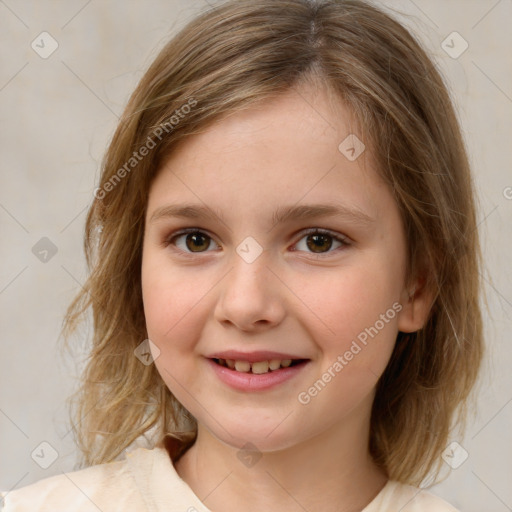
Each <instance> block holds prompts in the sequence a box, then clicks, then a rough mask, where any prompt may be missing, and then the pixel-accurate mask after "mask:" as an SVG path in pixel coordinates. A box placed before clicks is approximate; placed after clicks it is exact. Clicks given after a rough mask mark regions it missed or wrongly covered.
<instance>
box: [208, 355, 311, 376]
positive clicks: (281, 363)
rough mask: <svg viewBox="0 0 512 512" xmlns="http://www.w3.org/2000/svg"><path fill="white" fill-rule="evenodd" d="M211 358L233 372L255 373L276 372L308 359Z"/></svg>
mask: <svg viewBox="0 0 512 512" xmlns="http://www.w3.org/2000/svg"><path fill="white" fill-rule="evenodd" d="M211 360H212V361H213V362H214V363H216V364H217V365H219V366H223V367H224V368H229V369H230V370H234V371H235V372H239V373H250V374H255V375H263V374H265V373H274V372H278V371H279V370H282V369H284V368H290V367H293V366H297V365H299V364H301V363H304V362H306V361H309V359H269V360H263V361H254V362H249V361H245V360H236V359H220V358H211Z"/></svg>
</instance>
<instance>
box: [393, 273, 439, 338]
mask: <svg viewBox="0 0 512 512" xmlns="http://www.w3.org/2000/svg"><path fill="white" fill-rule="evenodd" d="M432 303H433V294H432V293H431V292H430V290H429V289H428V288H427V287H426V286H425V280H422V282H421V283H419V282H416V283H414V285H413V286H412V287H409V289H405V290H404V292H403V294H402V302H401V304H402V310H401V311H400V313H399V316H398V330H399V331H402V332H416V331H419V330H420V329H422V328H423V327H424V325H425V323H426V322H427V318H428V315H429V313H430V309H431V308H432Z"/></svg>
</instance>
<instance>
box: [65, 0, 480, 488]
mask: <svg viewBox="0 0 512 512" xmlns="http://www.w3.org/2000/svg"><path fill="white" fill-rule="evenodd" d="M307 79H312V80H313V81H314V80H315V79H316V80H321V82H322V83H323V84H326V85H327V86H328V87H329V89H330V90H331V91H332V93H333V94H334V95H335V96H336V97H337V98H338V99H339V101H342V102H344V103H345V104H346V105H348V106H349V107H350V109H351V111H352V112H353V114H354V116H355V118H356V119H357V122H358V124H359V126H360V127H361V130H362V133H363V134H364V140H365V143H366V144H367V147H370V146H371V152H372V156H373V158H374V159H375V162H376V163H377V166H378V171H379V173H380V174H381V175H382V177H383V178H384V179H385V181H386V182H387V183H388V184H389V187H390V189H391V191H392V193H393V194H394V197H395V199H396V202H397V205H398V207H399V209H400V212H401V216H402V220H403V223H404V227H405V231H406V235H407V242H408V255H407V256H408V257H407V262H408V265H407V275H408V278H409V279H412V278H413V276H415V275H416V274H417V272H418V271H419V269H420V268H421V269H423V270H426V271H427V283H426V286H427V287H428V288H429V289H431V290H433V294H434V302H433V306H432V309H431V312H430V315H429V317H428V320H427V322H426V324H425V326H424V328H423V329H421V330H420V331H418V332H415V333H412V334H404V333H399V335H398V338H397V343H396V346H395V349H394V352H393V354H392V356H391V360H390V361H389V364H388V366H387V368H386V370H385V372H384V374H383V375H382V377H381V379H380V381H379V383H378V387H377V392H376V397H375V400H374V405H373V411H372V418H371V428H370V452H371V454H372V456H373V458H374V460H375V461H376V463H377V464H379V465H380V466H381V467H382V468H384V469H385V471H386V472H387V474H388V476H389V478H391V479H393V480H399V481H402V482H406V483H411V484H418V483H419V482H420V481H421V480H422V479H424V478H425V477H426V476H427V475H428V474H429V473H430V472H432V471H436V472H437V470H438V469H439V465H440V461H441V459H440V453H441V451H442V450H443V449H444V448H445V446H446V444H447V442H448V435H449V433H450V429H451V427H453V426H454V425H455V424H457V423H458V424H463V420H464V418H465V415H466V409H467V403H468V397H469V393H470V390H471V389H472V387H473V385H474V383H475V380H476V378H477V375H478V369H479V366H480V361H481V358H482V351H483V348H482V347H483V344H482V321H481V313H480V309H479V294H480V288H481V285H480V280H479V267H480V265H481V255H480V248H479V240H478V234H477V224H476V213H475V198H474V191H473V184H472V179H471V175H470V169H469V164H468V158H467V154H466V150H465V147H464V142H463V139H462V136H461V131H460V128H459V124H458V121H457V117H456V114H455V112H454V109H453V106H452V103H451V100H450V97H449V93H448V92H447V88H446V86H445V85H444V83H443V80H442V78H441V76H440V74H439V72H438V71H437V69H436V67H435V65H434V64H433V62H432V61H431V60H430V58H429V57H428V56H427V54H426V52H425V51H424V50H423V49H422V47H421V45H420V44H419V43H418V42H417V41H416V39H415V38H414V37H413V36H412V35H411V34H410V33H409V32H408V30H406V29H405V28H404V27H403V26H402V25H401V24H400V23H398V22H397V21H395V20H394V19H393V18H392V17H390V15H388V14H386V13H385V12H383V11H382V10H380V9H378V8H376V7H374V6H373V5H371V4H369V3H368V2H364V1H361V0H324V1H307V0H279V1H275V0H259V1H258V2H254V1H252V0H239V1H228V2H225V3H223V4H221V5H219V6H217V7H215V8H214V9H212V10H209V11H208V12H205V13H204V14H202V15H200V16H198V17H197V18H196V19H194V20H193V21H191V22H190V23H189V24H188V25H187V26H186V27H185V28H184V29H182V30H181V31H180V32H179V33H178V34H177V35H176V36H175V37H174V38H173V39H172V40H171V41H170V42H169V43H168V44H167V45H166V46H165V47H164V48H163V50H162V51H161V52H160V54H159V55H158V56H157V58H156V59H155V61H154V62H153V63H152V65H151V66H150V68H149V69H148V71H147V72H146V73H145V75H144V76H143V78H142V79H141V81H140V83H139V84H138V86H137V88H136V90H135V92H134V93H133V95H132V96H131V98H130V100H129V102H128V105H127V106H126V109H125V111H124V113H123V116H122V118H121V121H120V123H119V126H118V128H117V130H116V132H115V134H114V136H113V139H112V141H111V143H110V145H109V148H108V151H107V153H106V155H105V158H104V160H103V165H102V174H101V179H100V183H99V188H98V189H97V192H96V194H95V198H94V200H93V203H92V205H91V207H90V210H89V212H88V216H87V221H86V230H85V241H84V248H85V253H86V258H87V263H88V266H89V270H90V276H89V278H88V280H87V282H86V284H85V285H84V287H83V290H82V291H81V292H80V293H79V294H78V296H77V297H76V298H75V300H74V301H73V303H72V304H71V305H70V306H69V310H68V312H67V316H66V318H65V322H64V330H63V332H64V333H65V335H66V337H67V338H69V336H70V334H71V333H72V332H73V331H74V330H75V328H76V326H77V324H78V322H79V320H80V319H81V318H82V317H83V316H85V313H86V312H87V311H89V310H91V311H92V315H93V322H94V334H93V339H92V347H91V351H90V356H89V358H88V361H87V365H86V367H85V370H84V372H83V375H82V381H81V387H80V389H79V390H78V391H77V393H76V394H75V396H74V397H73V401H74V402H73V403H74V404H75V405H76V406H77V410H76V413H75V416H74V417H72V428H73V429H74V432H75V435H76V440H77V443H78V447H79V449H80V451H81V452H82V455H83V464H84V465H92V464H98V463H103V462H109V461H112V460H114V459H115V458H116V457H117V456H119V455H120V454H121V452H122V451H123V450H124V449H125V448H126V447H128V446H129V445H130V444H131V443H132V442H133V441H134V440H136V439H137V438H139V437H140V436H141V435H143V434H145V433H147V432H148V431H150V430H157V431H158V432H157V433H158V435H159V436H162V435H163V434H165V433H168V432H179V431H187V430H189V431H192V432H194V430H195V429H196V427H197V425H196V423H195V419H194V418H192V417H191V415H190V414H189V413H188V412H187V411H186V410H185V409H184V408H183V407H182V406H181V405H180V404H179V403H178V402H177V400H176V399H175V398H174V397H173V396H172V394H171V392H170V391H169V390H168V389H167V387H166V385H165V383H164V382H163V380H162V378H161V377H160V375H159V374H158V371H157V369H156V367H155V365H153V364H152V365H144V364H141V362H140V361H139V359H138V358H136V357H135V356H134V350H135V349H136V347H137V346H138V345H139V344H140V343H141V342H142V341H143V340H145V339H146V338H147V331H146V326H145V318H144V312H143V303H142V293H141V260H142V241H143V236H144V220H145V214H146V207H147V200H148V191H149V187H150V184H151V182H152V180H153V179H154V177H155V174H156V172H157V171H158V169H159V166H160V165H161V163H162V162H163V161H164V159H165V158H167V157H168V156H169V155H170V154H171V152H172V151H173V149H175V148H176V147H177V144H178V142H179V141H181V140H183V139H184V138H185V137H189V136H193V135H194V133H197V132H198V130H200V129H203V128H204V127H206V126H207V125H209V124H211V123H213V122H215V121H216V120H219V119H220V118H221V117H222V116H225V115H229V114H230V113H233V112H237V111H240V110H241V109H244V108H247V107H248V106H249V105H251V104H252V103H254V102H255V101H259V100H264V99H267V98H273V97H276V96H278V95H279V94H281V93H284V92H286V91H287V90H289V89H290V88H291V87H295V86H297V85H299V84H301V83H302V82H303V81H304V80H307ZM185 105H188V106H189V108H185V107H184V106H185ZM172 116H174V118H173V117H172ZM172 119H174V121H173V120H172ZM162 130H163V131H162ZM157 133H158V134H159V137H156V134H157ZM149 140H151V141H152V142H155V147H151V148H150V146H153V144H150V143H149ZM340 142H341V141H340ZM143 146H145V147H146V148H148V151H144V153H145V156H143V157H142V156H141V154H142V153H143V151H142V150H141V148H142V147H143ZM135 154H137V155H138V156H137V161H135V160H131V159H133V158H135V156H134V155H135ZM139 157H140V158H139ZM123 169H124V171H123Z"/></svg>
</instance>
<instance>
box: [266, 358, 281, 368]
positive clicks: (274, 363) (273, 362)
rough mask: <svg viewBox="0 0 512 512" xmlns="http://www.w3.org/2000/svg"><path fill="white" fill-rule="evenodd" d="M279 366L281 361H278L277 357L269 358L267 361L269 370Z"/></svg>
mask: <svg viewBox="0 0 512 512" xmlns="http://www.w3.org/2000/svg"><path fill="white" fill-rule="evenodd" d="M280 366H281V361H279V359H271V360H270V361H269V362H268V367H269V368H270V369H271V370H278V369H279V368H280Z"/></svg>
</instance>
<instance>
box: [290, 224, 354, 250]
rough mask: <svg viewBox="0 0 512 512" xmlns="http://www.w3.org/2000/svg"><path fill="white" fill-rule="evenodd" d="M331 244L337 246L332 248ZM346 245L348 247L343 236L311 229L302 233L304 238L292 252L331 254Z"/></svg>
mask: <svg viewBox="0 0 512 512" xmlns="http://www.w3.org/2000/svg"><path fill="white" fill-rule="evenodd" d="M304 241H305V243H304ZM333 244H337V245H334V246H333ZM348 245H350V243H349V242H348V240H347V239H346V238H345V237H344V236H343V235H337V234H335V233H331V232H329V231H324V230H321V229H319V228H313V229H311V230H310V231H307V232H306V233H304V236H303V237H302V238H301V239H300V240H299V241H298V242H297V243H296V244H295V246H294V247H295V249H293V250H299V251H304V252H306V253H309V254H322V255H323V254H330V253H333V252H335V250H336V249H343V248H344V247H345V246H348Z"/></svg>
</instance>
